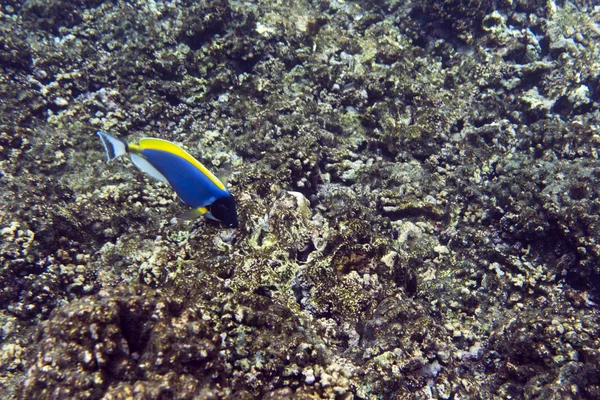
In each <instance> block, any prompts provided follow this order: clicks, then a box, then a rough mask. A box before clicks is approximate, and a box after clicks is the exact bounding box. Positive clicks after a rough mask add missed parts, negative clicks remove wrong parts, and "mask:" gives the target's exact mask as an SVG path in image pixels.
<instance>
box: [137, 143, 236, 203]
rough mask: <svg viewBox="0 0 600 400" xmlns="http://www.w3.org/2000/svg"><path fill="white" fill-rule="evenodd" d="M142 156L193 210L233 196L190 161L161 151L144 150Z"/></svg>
mask: <svg viewBox="0 0 600 400" xmlns="http://www.w3.org/2000/svg"><path fill="white" fill-rule="evenodd" d="M141 154H142V155H143V156H144V157H145V158H146V160H148V162H149V163H150V164H152V166H154V167H155V168H156V169H157V170H159V171H160V172H161V174H162V175H164V177H165V178H167V181H168V182H169V184H170V185H171V187H172V188H173V190H174V191H175V193H177V195H178V196H179V198H180V199H181V200H182V201H183V202H184V203H185V204H187V205H188V206H190V207H192V208H198V207H205V206H207V205H209V204H212V203H213V202H214V201H215V200H217V199H219V198H221V197H227V196H231V194H230V193H229V191H228V190H227V189H225V188H223V189H221V188H220V187H218V186H217V185H216V184H215V183H214V182H213V181H212V180H211V179H210V178H209V177H208V176H207V175H206V174H205V173H203V172H202V171H201V170H199V169H198V168H196V166H194V165H192V164H191V163H190V162H189V161H187V160H185V159H183V158H181V157H179V156H177V155H174V154H172V153H168V152H165V151H161V150H151V149H150V150H142V152H141Z"/></svg>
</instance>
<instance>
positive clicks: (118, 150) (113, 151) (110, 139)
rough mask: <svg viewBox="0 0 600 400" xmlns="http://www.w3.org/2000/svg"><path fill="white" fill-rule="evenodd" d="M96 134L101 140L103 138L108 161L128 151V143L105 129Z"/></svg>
mask: <svg viewBox="0 0 600 400" xmlns="http://www.w3.org/2000/svg"><path fill="white" fill-rule="evenodd" d="M96 134H97V135H98V136H99V137H100V140H102V144H103V145H104V150H105V151H106V162H109V161H110V160H113V159H115V158H117V157H119V156H122V155H123V154H126V153H127V143H125V142H124V141H122V140H120V139H117V138H116V137H114V136H112V135H110V134H108V133H106V132H104V131H98V132H96Z"/></svg>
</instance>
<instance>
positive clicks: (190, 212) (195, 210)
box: [178, 207, 210, 222]
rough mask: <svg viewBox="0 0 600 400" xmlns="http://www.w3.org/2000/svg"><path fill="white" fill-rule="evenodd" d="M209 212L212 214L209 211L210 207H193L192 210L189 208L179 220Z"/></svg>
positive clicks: (186, 219)
mask: <svg viewBox="0 0 600 400" xmlns="http://www.w3.org/2000/svg"><path fill="white" fill-rule="evenodd" d="M207 213H208V214H210V213H209V212H208V208H206V207H198V208H192V209H191V210H187V211H186V212H185V214H183V215H182V216H181V217H179V218H178V219H179V222H183V221H189V220H191V219H195V218H198V217H199V216H201V215H205V214H207Z"/></svg>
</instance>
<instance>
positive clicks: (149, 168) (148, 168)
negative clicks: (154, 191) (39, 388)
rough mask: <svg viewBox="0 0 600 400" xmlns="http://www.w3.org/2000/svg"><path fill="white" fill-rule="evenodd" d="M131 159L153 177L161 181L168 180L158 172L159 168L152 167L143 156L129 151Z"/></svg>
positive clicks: (141, 169)
mask: <svg viewBox="0 0 600 400" xmlns="http://www.w3.org/2000/svg"><path fill="white" fill-rule="evenodd" d="M131 161H132V162H133V163H134V164H135V166H136V167H138V169H139V170H140V171H142V172H145V173H147V174H148V175H150V176H151V177H153V178H154V179H158V180H159V181H162V182H168V181H167V178H165V176H164V175H163V174H161V173H160V171H159V170H157V169H156V168H154V166H153V165H152V164H150V162H149V161H148V160H146V159H145V158H144V157H143V156H141V155H139V154H135V153H131Z"/></svg>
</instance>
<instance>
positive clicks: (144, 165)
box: [96, 131, 238, 228]
mask: <svg viewBox="0 0 600 400" xmlns="http://www.w3.org/2000/svg"><path fill="white" fill-rule="evenodd" d="M96 134H97V135H98V136H99V137H100V140H101V141H102V145H103V146H104V150H105V151H106V162H107V163H109V162H110V161H112V160H114V159H115V158H117V157H120V156H123V155H126V154H129V156H130V158H131V161H132V162H133V164H134V165H135V166H136V167H137V168H138V169H139V170H140V171H142V172H145V173H146V174H148V175H150V176H151V177H153V178H155V179H157V180H159V181H162V182H166V183H168V184H169V185H170V186H171V188H172V189H173V191H174V192H175V193H177V195H178V196H179V198H180V199H181V201H183V202H184V203H185V204H186V205H188V206H189V207H191V210H190V212H189V214H190V215H191V216H200V215H203V216H205V217H207V218H209V219H212V220H215V221H219V222H221V223H223V224H224V225H225V226H227V227H230V228H236V227H237V226H238V216H237V207H236V201H235V198H234V197H233V195H232V194H231V193H230V192H229V190H227V188H226V187H225V185H224V184H223V183H222V182H221V181H220V180H219V178H217V177H216V176H215V175H213V174H212V173H211V172H210V171H209V170H208V169H207V168H206V167H205V166H204V165H202V164H201V163H200V162H199V161H198V160H196V159H195V158H194V157H192V156H191V155H190V154H189V153H187V152H186V151H185V150H183V149H182V148H181V147H179V146H178V145H176V144H175V143H172V142H169V141H168V140H164V139H157V138H143V139H141V140H140V141H139V142H137V143H127V142H125V141H123V140H121V139H118V138H116V137H114V136H112V135H111V134H109V133H107V132H104V131H98V132H96Z"/></svg>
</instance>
